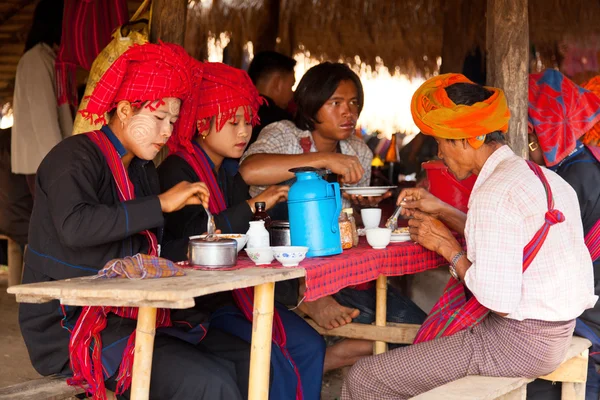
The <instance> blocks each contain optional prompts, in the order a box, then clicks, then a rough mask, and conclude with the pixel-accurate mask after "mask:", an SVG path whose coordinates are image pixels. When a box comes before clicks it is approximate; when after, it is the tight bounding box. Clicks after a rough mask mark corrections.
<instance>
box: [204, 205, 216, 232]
mask: <svg viewBox="0 0 600 400" xmlns="http://www.w3.org/2000/svg"><path fill="white" fill-rule="evenodd" d="M204 211H206V216H207V217H208V220H207V221H206V240H214V239H215V237H214V236H215V230H216V227H215V217H213V215H212V213H211V212H210V211H209V209H208V208H205V209H204Z"/></svg>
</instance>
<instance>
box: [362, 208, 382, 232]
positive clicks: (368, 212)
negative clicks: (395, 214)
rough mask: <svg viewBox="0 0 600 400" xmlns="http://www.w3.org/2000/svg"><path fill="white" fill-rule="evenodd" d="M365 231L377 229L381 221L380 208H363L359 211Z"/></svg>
mask: <svg viewBox="0 0 600 400" xmlns="http://www.w3.org/2000/svg"><path fill="white" fill-rule="evenodd" d="M360 216H361V217H362V222H363V225H364V226H365V229H371V228H378V227H379V222H380V221H381V208H363V209H362V210H360Z"/></svg>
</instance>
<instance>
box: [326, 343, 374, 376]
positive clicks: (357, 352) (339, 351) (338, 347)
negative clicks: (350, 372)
mask: <svg viewBox="0 0 600 400" xmlns="http://www.w3.org/2000/svg"><path fill="white" fill-rule="evenodd" d="M372 354H373V342H371V341H370V340H358V339H344V340H342V341H341V342H338V343H336V344H334V345H333V346H329V347H328V348H327V351H326V352H325V363H324V364H323V372H327V371H331V370H334V369H338V368H342V367H346V366H351V365H354V364H355V363H356V362H357V361H358V360H360V359H361V358H363V357H366V356H370V355H372Z"/></svg>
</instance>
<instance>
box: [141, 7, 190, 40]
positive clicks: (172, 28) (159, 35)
mask: <svg viewBox="0 0 600 400" xmlns="http://www.w3.org/2000/svg"><path fill="white" fill-rule="evenodd" d="M187 4H188V2H187V0H152V21H151V22H150V41H151V42H152V43H157V42H158V40H159V39H160V40H162V41H163V42H169V43H175V44H178V45H180V46H183V41H184V39H185V25H186V16H187Z"/></svg>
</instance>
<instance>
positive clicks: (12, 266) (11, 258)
mask: <svg viewBox="0 0 600 400" xmlns="http://www.w3.org/2000/svg"><path fill="white" fill-rule="evenodd" d="M1 239H6V242H7V249H8V254H7V256H8V286H9V287H11V286H14V285H20V284H21V278H22V276H23V251H22V250H21V246H20V245H19V244H18V243H17V242H15V241H14V240H12V239H11V238H9V237H8V236H4V235H0V240H1Z"/></svg>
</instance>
